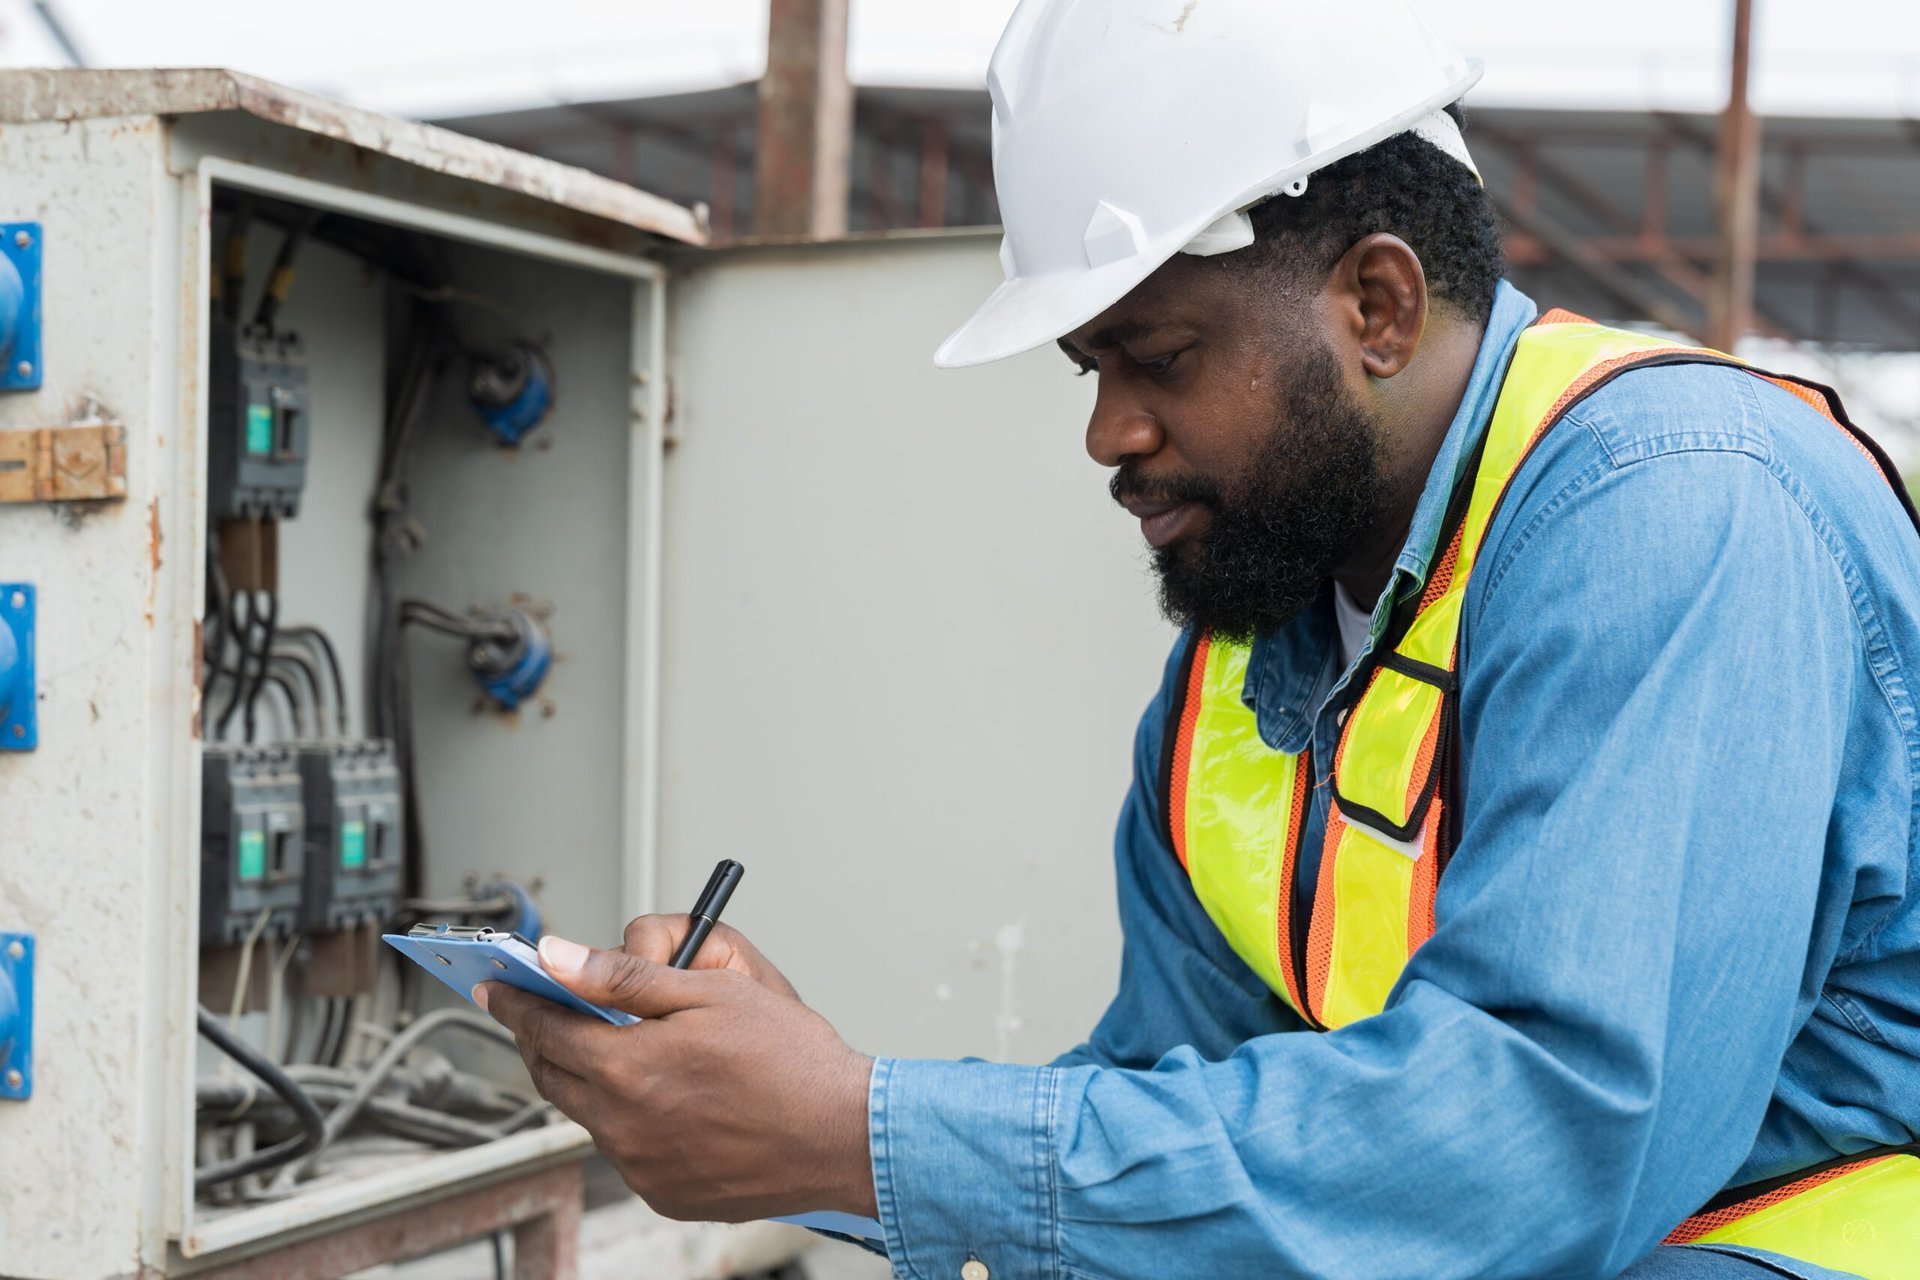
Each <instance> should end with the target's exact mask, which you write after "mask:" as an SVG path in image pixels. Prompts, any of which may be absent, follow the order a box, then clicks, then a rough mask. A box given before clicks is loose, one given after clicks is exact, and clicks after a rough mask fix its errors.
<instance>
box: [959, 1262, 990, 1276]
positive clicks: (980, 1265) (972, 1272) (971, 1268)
mask: <svg viewBox="0 0 1920 1280" xmlns="http://www.w3.org/2000/svg"><path fill="white" fill-rule="evenodd" d="M990 1274H991V1273H990V1272H988V1270H987V1264H986V1263H984V1262H982V1261H980V1259H978V1258H968V1259H967V1261H966V1265H965V1266H963V1267H961V1268H960V1280H987V1277H988V1276H989V1275H990Z"/></svg>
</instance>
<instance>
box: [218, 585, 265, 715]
mask: <svg viewBox="0 0 1920 1280" xmlns="http://www.w3.org/2000/svg"><path fill="white" fill-rule="evenodd" d="M242 600H245V601H246V602H247V622H246V628H245V630H242V629H241V627H240V602H241V601H242ZM258 607H259V606H258V605H257V604H256V603H255V602H254V599H253V593H252V592H250V591H241V592H237V593H235V594H233V595H231V596H229V597H228V598H227V613H226V617H225V618H224V619H223V620H222V626H221V630H222V632H223V633H224V632H225V631H227V630H229V629H231V630H232V631H233V632H234V634H235V635H237V636H239V637H240V674H239V677H238V678H237V679H235V680H234V682H233V689H232V690H231V691H230V692H229V693H228V695H227V705H226V707H225V708H224V709H223V710H222V711H221V712H220V719H219V720H217V721H216V722H215V723H214V734H213V736H214V737H215V738H224V737H226V736H227V726H228V725H230V724H232V723H233V716H234V713H235V712H236V711H238V710H239V709H240V688H241V686H242V685H244V684H245V683H246V675H247V659H248V657H249V656H251V655H250V654H249V652H248V647H247V638H248V635H249V634H250V633H251V632H252V630H253V624H254V622H255V621H256V619H255V617H254V611H255V610H256V609H257V608H258ZM222 647H223V648H224V643H223V645H222Z"/></svg>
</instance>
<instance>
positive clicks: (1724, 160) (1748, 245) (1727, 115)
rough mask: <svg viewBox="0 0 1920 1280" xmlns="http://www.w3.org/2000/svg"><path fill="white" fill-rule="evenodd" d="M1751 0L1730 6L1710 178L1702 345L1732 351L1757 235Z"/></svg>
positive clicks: (1745, 306)
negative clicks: (1726, 75)
mask: <svg viewBox="0 0 1920 1280" xmlns="http://www.w3.org/2000/svg"><path fill="white" fill-rule="evenodd" d="M1752 45H1753V0H1734V5H1733V59H1732V74H1731V76H1730V79H1729V87H1728V93H1727V108H1726V110H1725V111H1724V112H1723V113H1721V116H1720V145H1719V154H1718V156H1717V157H1716V161H1717V162H1716V164H1715V174H1714V204H1715V211H1716V214H1717V223H1718V232H1719V245H1718V252H1717V253H1716V254H1715V256H1714V264H1713V285H1712V288H1711V290H1710V291H1709V292H1708V295H1707V345H1709V346H1711V347H1715V348H1718V349H1719V350H1721V351H1732V350H1733V348H1734V344H1735V343H1737V342H1739V340H1740V338H1741V336H1742V335H1743V334H1745V333H1746V332H1747V330H1748V329H1749V328H1750V327H1751V326H1752V321H1753V277H1754V250H1755V245H1756V243H1757V241H1758V239H1759V234H1760V121H1759V119H1758V118H1757V117H1756V116H1755V115H1754V114H1753V110H1752V108H1751V107H1750V106H1748V104H1747V71H1748V66H1749V62H1750V56H1751V52H1752Z"/></svg>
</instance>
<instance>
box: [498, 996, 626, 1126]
mask: <svg viewBox="0 0 1920 1280" xmlns="http://www.w3.org/2000/svg"><path fill="white" fill-rule="evenodd" d="M476 995H480V996H484V997H485V1001H486V1003H485V1005H484V1006H483V1007H484V1008H485V1009H486V1011H487V1012H488V1013H490V1014H492V1015H493V1019H494V1021H496V1022H498V1023H499V1024H500V1025H501V1026H503V1027H505V1028H506V1029H507V1030H509V1031H511V1032H513V1039H514V1043H515V1044H516V1045H518V1046H519V1049H520V1056H521V1057H523V1058H525V1059H526V1060H527V1066H528V1069H529V1070H531V1069H532V1068H533V1064H534V1062H535V1060H536V1059H538V1060H544V1061H546V1062H549V1063H552V1064H553V1065H554V1066H557V1067H560V1068H562V1069H563V1070H565V1071H568V1072H570V1073H572V1074H574V1075H577V1076H585V1077H587V1078H588V1079H597V1078H598V1077H599V1076H601V1075H603V1074H604V1073H605V1071H606V1068H607V1066H608V1064H610V1063H612V1062H615V1061H617V1060H618V1059H619V1057H620V1056H621V1055H622V1054H625V1053H628V1052H631V1046H630V1045H628V1044H625V1043H623V1042H622V1040H621V1035H620V1033H621V1032H622V1031H623V1030H626V1028H622V1027H615V1026H612V1025H610V1024H609V1023H607V1022H604V1021H602V1020H601V1019H599V1018H596V1017H593V1016H592V1015H590V1014H585V1013H575V1012H573V1011H572V1010H571V1009H563V1008H561V1007H560V1006H559V1005H557V1004H555V1003H554V1002H553V1001H551V1000H548V999H545V998H543V997H541V996H536V995H534V994H532V993H531V992H526V991H522V990H520V989H519V988H518V987H511V986H508V985H507V984H506V983H504V982H483V983H481V984H480V986H479V988H477V989H476ZM537 1079H538V1077H536V1081H537ZM541 1093H542V1094H546V1096H548V1097H549V1098H552V1095H551V1094H547V1093H546V1090H545V1089H542V1090H541ZM552 1100H553V1101H555V1102H558V1101H559V1099H558V1098H553V1099H552Z"/></svg>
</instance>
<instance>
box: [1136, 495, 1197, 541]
mask: <svg viewBox="0 0 1920 1280" xmlns="http://www.w3.org/2000/svg"><path fill="white" fill-rule="evenodd" d="M1120 505H1121V506H1123V507H1125V508H1126V509H1127V511H1128V512H1129V513H1131V514H1132V515H1133V516H1134V518H1135V519H1137V520H1139V521H1140V533H1141V535H1142V536H1143V537H1145V538H1146V540H1147V545H1148V546H1150V547H1153V548H1154V549H1156V550H1158V549H1159V548H1161V547H1164V546H1166V545H1167V544H1169V543H1171V542H1172V541H1174V539H1176V538H1178V537H1180V536H1181V535H1182V534H1184V533H1187V532H1188V531H1189V530H1190V529H1191V528H1192V526H1193V525H1194V523H1195V522H1196V521H1197V520H1198V519H1199V518H1200V517H1201V515H1202V514H1203V513H1204V508H1203V507H1201V505H1200V504H1199V503H1197V502H1166V501H1161V502H1150V501H1148V500H1146V499H1144V498H1123V499H1121V502H1120Z"/></svg>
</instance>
